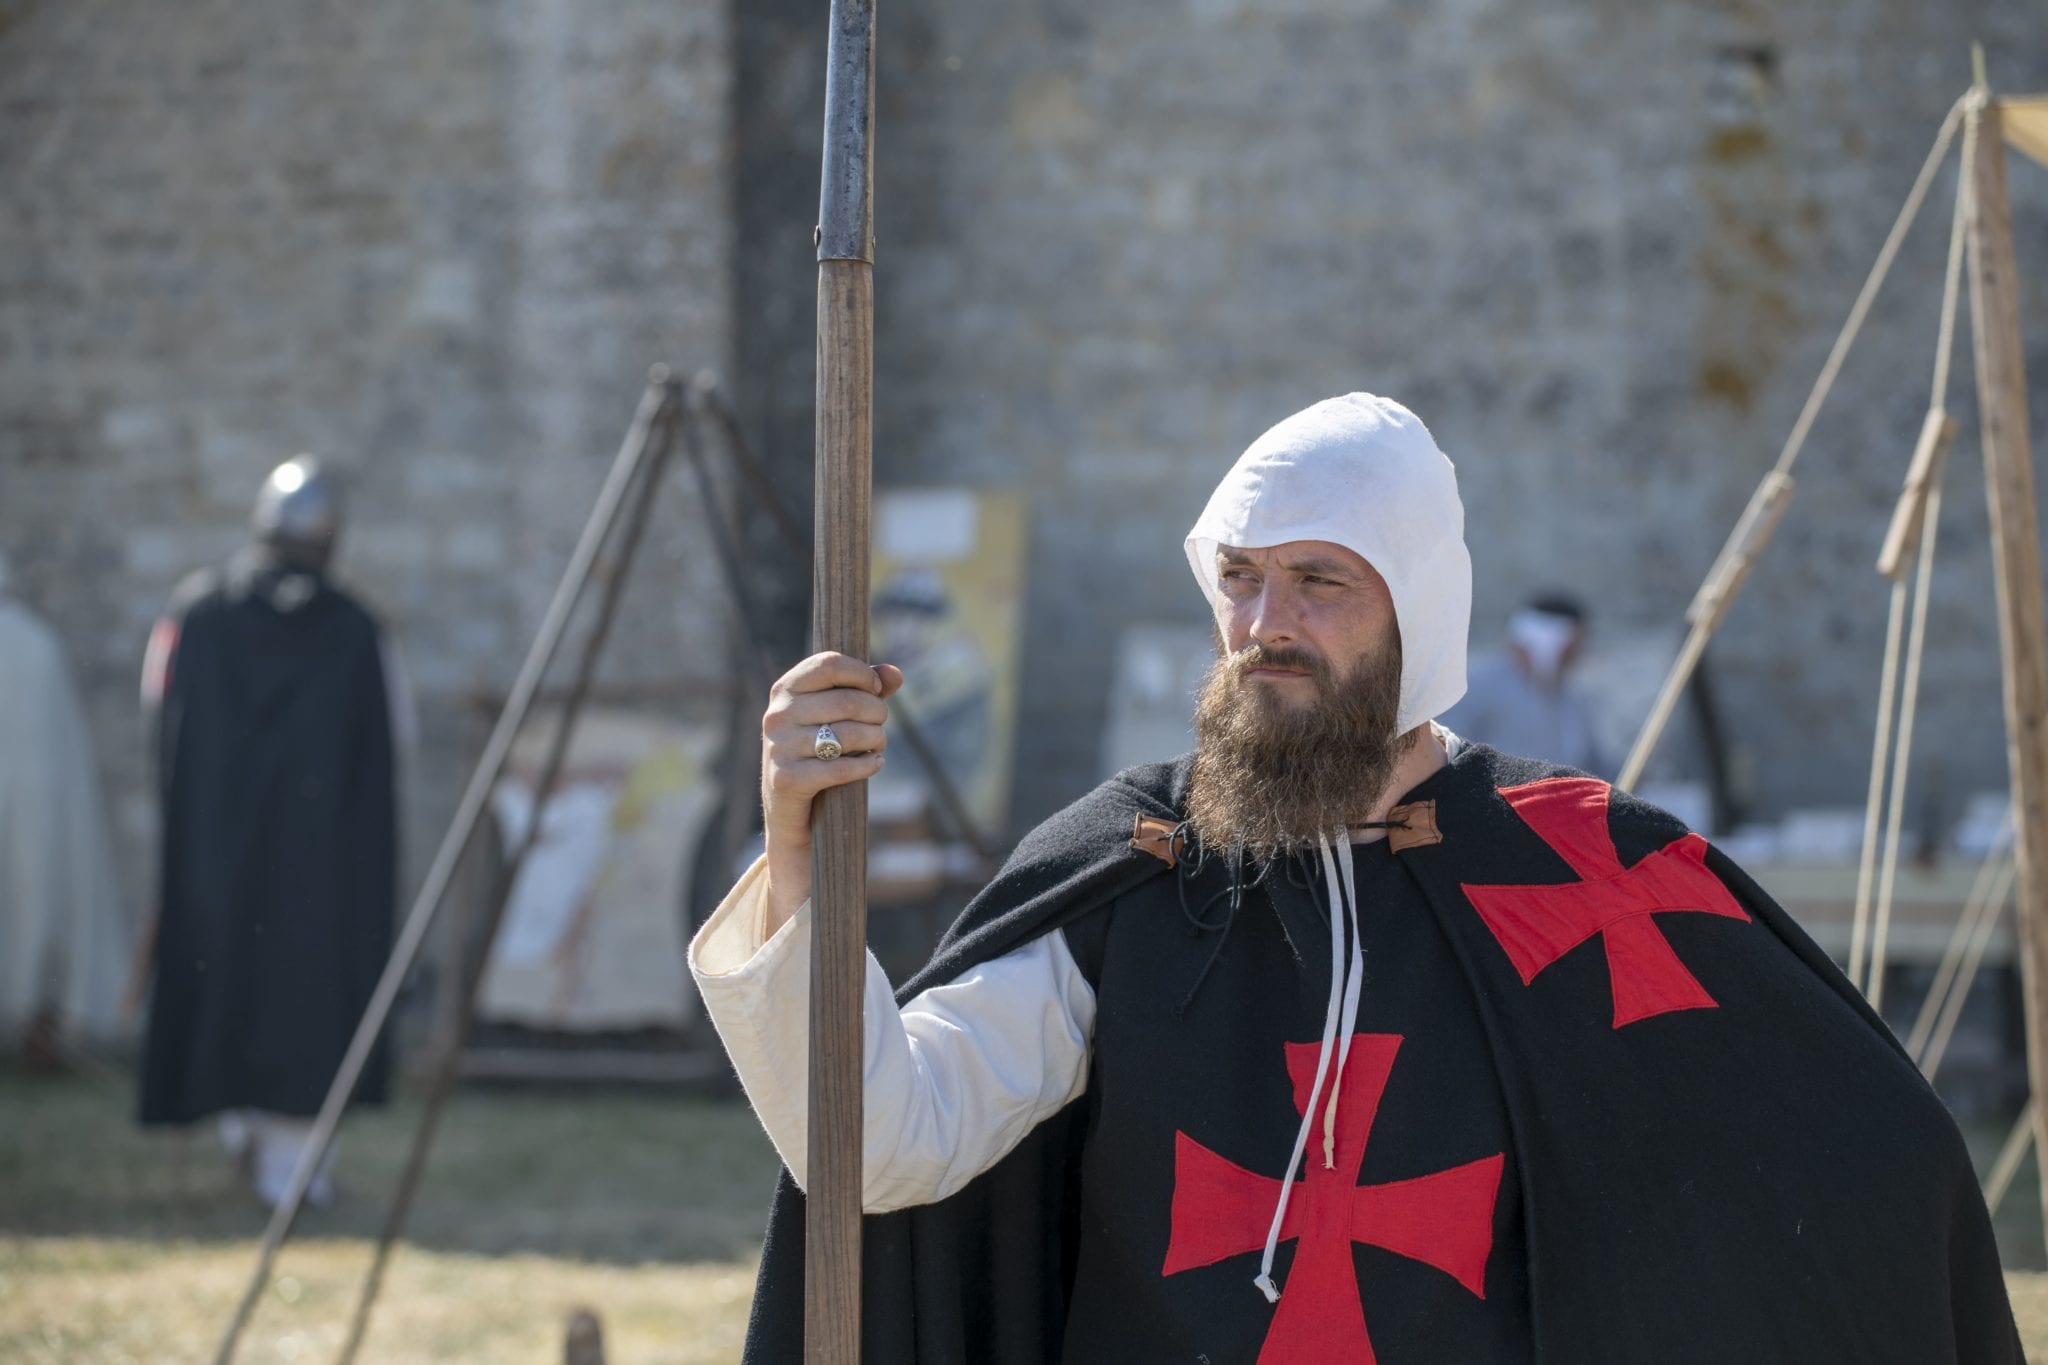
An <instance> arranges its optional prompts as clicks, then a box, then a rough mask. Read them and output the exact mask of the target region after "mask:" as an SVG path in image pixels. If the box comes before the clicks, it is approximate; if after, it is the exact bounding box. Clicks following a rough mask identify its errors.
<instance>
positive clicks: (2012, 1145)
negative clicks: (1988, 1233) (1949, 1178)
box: [1984, 1100, 2034, 1216]
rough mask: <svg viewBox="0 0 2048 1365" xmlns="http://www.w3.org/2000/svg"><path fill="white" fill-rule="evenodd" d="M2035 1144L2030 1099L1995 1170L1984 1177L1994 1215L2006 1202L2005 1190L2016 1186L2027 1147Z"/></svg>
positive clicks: (1986, 1199) (1993, 1165)
mask: <svg viewBox="0 0 2048 1365" xmlns="http://www.w3.org/2000/svg"><path fill="white" fill-rule="evenodd" d="M2033 1145H2034V1102H2033V1101H2032V1100H2028V1101H2027V1103H2026V1107H2025V1108H2023V1109H2021V1110H2020V1116H2019V1118H2018V1119H2017V1120H2016V1121H2015V1122H2014V1123H2013V1125H2012V1131H2011V1132H2010V1133H2008V1134H2006V1138H2005V1146H2003V1147H2001V1148H1999V1149H1998V1160H1996V1161H1994V1162H1992V1163H1991V1174H1990V1175H1988V1176H1986V1177H1985V1178H1984V1203H1985V1205H1986V1207H1988V1208H1989V1210H1990V1211H1991V1213H1992V1214H1993V1215H1994V1216H1996V1214H1997V1213H1998V1206H1999V1205H2000V1204H2002V1203H2004V1202H2005V1192H2006V1191H2007V1190H2009V1189H2011V1188H2012V1178H2013V1177H2014V1176H2015V1175H2018V1174H2019V1169H2020V1162H2022V1161H2023V1160H2025V1159H2026V1155H2027V1151H2028V1149H2029V1148H2031V1147H2032V1146H2033Z"/></svg>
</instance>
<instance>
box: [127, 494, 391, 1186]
mask: <svg viewBox="0 0 2048 1365" xmlns="http://www.w3.org/2000/svg"><path fill="white" fill-rule="evenodd" d="M254 526H255V533H256V537H255V540H256V543H255V544H253V545H251V546H250V547H248V548H247V549H245V550H243V551H242V552H241V553H239V554H238V555H237V556H236V557H235V558H234V559H233V560H231V561H230V562H229V563H228V564H227V565H226V566H224V567H222V568H219V569H213V570H206V571H202V572H201V573H199V574H196V575H194V576H193V577H192V578H189V579H187V580H186V581H185V582H184V583H183V584H182V585H181V586H180V587H179V589H178V591H177V593H176V594H175V596H174V597H173V599H172V601H171V605H170V609H169V610H168V611H167V612H166V614H165V615H164V617H163V619H162V620H160V621H158V622H157V624H156V628H155V630H154V631H152V633H151V635H150V641H149V650H148V655H147V657H146V659H145V661H144V665H143V680H142V699H143V705H144V707H145V709H146V710H147V711H148V712H149V714H150V716H151V719H152V730H153V734H154V738H155V745H156V758H157V780H158V791H159V794H160V797H161V801H162V808H163V822H162V847H161V851H160V864H159V872H158V878H157V887H158V897H159V901H158V910H157V923H156V926H155V934H156V938H155V946H154V960H155V971H156V981H155V991H154V995H153V997H152V999H151V1002H150V1011H149V1028H148V1039H147V1043H146V1046H145V1049H144V1056H143V1071H142V1096H141V1118H142V1122H143V1123H145V1124H159V1123H190V1122H193V1121H195V1120H198V1119H203V1118H206V1117H208V1116H210V1115H216V1114H217V1115H220V1116H221V1133H222V1136H223V1138H224V1139H225V1140H226V1141H227V1142H228V1144H229V1146H230V1148H231V1149H232V1150H234V1152H235V1153H236V1155H237V1157H238V1159H239V1160H240V1161H241V1162H242V1164H243V1166H244V1169H245V1170H246V1171H247V1172H248V1174H249V1176H250V1178H251V1180H252V1181H253V1183H254V1185H255V1187H256V1192H257V1194H258V1195H259V1196H260V1197H261V1198H262V1199H263V1200H264V1202H265V1203H267V1204H272V1205H275V1204H276V1203H277V1202H278V1201H279V1200H280V1199H281V1198H282V1196H283V1194H284V1192H285V1188H286V1186H287V1184H288V1183H289V1181H290V1179H291V1174H292V1170H293V1167H294V1166H295V1165H296V1164H297V1161H298V1158H299V1153H300V1151H301V1150H302V1149H303V1147H304V1144H305V1141H306V1138H307V1137H308V1136H309V1135H310V1133H311V1130H312V1119H313V1117H314V1116H315V1115H316V1114H317V1113H318V1112H319V1108H320V1103H321V1100H322V1099H323V1098H324V1096H325V1095H326V1091H327V1087H328V1085H329V1084H330V1083H331V1082H332V1081H333V1079H334V1075H335V1072H336V1071H337V1070H338V1069H339V1067H340V1064H341V1059H342V1056H343V1054H344V1053H345V1052H346V1051H347V1049H348V1044H349V1040H350V1038H351V1036H352V1035H353V1034H354V1032H355V1027H356V1023H357V1021H358V1020H359V1019H360V1017H361V1016H362V1013H363V1009H364V1006H365V1005H366V1004H367V1003H368V1002H369V998H370V994H371V992H372V990H373V989H374V987H375V985H376V981H377V977H378V974H379V973H380V972H381V970H382V969H383V966H384V960H385V958H386V957H387V956H388V954H389V952H390V948H391V933H392V897H393V892H394V889H395V880H396V872H397V822H396V800H395V781H394V773H395V751H396V749H397V747H398V744H397V742H396V741H395V740H394V733H393V717H394V715H396V716H399V717H401V724H405V722H404V721H403V719H402V718H403V717H404V716H405V715H406V706H405V702H404V694H403V689H402V688H400V687H397V686H395V685H394V683H395V680H396V672H395V669H394V668H393V667H392V665H391V663H390V659H391V655H390V653H389V651H388V650H387V649H386V648H385V646H384V643H383V632H382V630H381V628H380V627H379V625H378V623H377V621H376V619H375V618H374V617H372V616H371V614H370V613H369V612H368V611H367V610H365V609H364V608H363V607H362V606H361V605H360V604H358V603H357V601H356V600H355V598H353V597H352V596H350V595H349V594H348V593H346V592H344V591H343V590H342V589H341V588H340V587H338V586H337V585H336V584H335V583H334V582H333V581H332V580H331V579H330V578H329V577H328V576H327V568H328V564H329V561H330V560H331V558H332V555H333V552H334V545H335V540H336V537H337V535H338V534H339V531H340V528H341V506H340V495H339V490H338V489H337V488H336V486H335V483H334V480H333V478H332V477H331V476H330V475H329V474H327V473H325V472H323V471H322V469H321V468H320V465H319V463H318V462H317V461H315V460H313V459H311V458H309V457H306V456H300V457H298V458H297V459H294V460H290V461H287V462H286V463H284V464H282V465H279V466H278V467H277V468H276V469H275V470H273V471H272V472H271V474H270V477H269V478H268V479H267V480H266V481H265V483H264V485H263V489H262V492H261V494H260V495H259V497H258V499H257V503H256V511H255V517H254ZM408 728H409V726H408ZM387 1063H388V1059H387V1058H386V1056H385V1055H384V1049H383V1047H382V1046H381V1045H380V1046H379V1048H378V1050H377V1052H376V1053H375V1054H373V1056H372V1058H371V1061H370V1065H369V1067H368V1069H367V1070H366V1071H365V1072H364V1074H363V1079H362V1084H361V1085H360V1087H359V1088H358V1089H357V1091H356V1095H355V1098H356V1099H357V1100H358V1101H361V1102H366V1103H381V1102H382V1101H383V1099H384V1097H385V1092H386V1090H387V1087H388V1064H387ZM308 1197H309V1198H310V1199H312V1200H313V1201H314V1202H315V1203H324V1202H327V1201H330V1200H331V1199H332V1198H333V1187H332V1184H331V1181H330V1180H329V1176H328V1171H327V1170H326V1169H325V1168H324V1167H323V1169H322V1170H321V1171H319V1172H318V1173H317V1174H316V1177H315V1179H314V1181H313V1183H312V1185H311V1186H310V1187H309V1189H308Z"/></svg>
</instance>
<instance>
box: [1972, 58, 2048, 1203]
mask: <svg viewBox="0 0 2048 1365" xmlns="http://www.w3.org/2000/svg"><path fill="white" fill-rule="evenodd" d="M1964 136H1965V145H1964V156H1965V161H1964V164H1965V166H1966V167H1967V168H1968V171H1967V174H1968V175H1969V177H1970V183H1971V199H1970V213H1969V244H1970V331H1971V335H1972V340H1973V341H1974V343H1975V349H1976V360H1977V365H1976V369H1977V408H1978V422H1979V425H1980V426H1981V428H1982V430H1983V434H1984V475H1985V480H1984V484H1985V491H1986V494H1987V497H1988V500H1989V502H1990V506H1991V546H1992V561H1993V564H1994V566H1995V569H1996V573H1997V579H1996V581H1997V586H1998V624H1999V631H1998V641H1999V647H2000V652H2001V654H2002V656H2003V663H2004V668H2003V677H2004V689H2003V690H2004V697H2005V730H2006V756H2007V761H2008V763H2009V765H2010V768H2011V780H2012V795H2013V829H2014V838H2013V847H2014V853H2015V856H2016V858H2017V860H2018V864H2019V900H2018V922H2019V930H2020V975H2021V980H2022V982H2023V985H2024V988H2025V999H2026V1017H2027V1079H2028V1082H2029V1084H2030V1087H2031V1089H2032V1091H2033V1094H2034V1096H2035V1098H2036V1099H2037V1100H2038V1099H2039V1098H2040V1097H2041V1096H2043V1095H2048V999H2044V997H2043V991H2044V989H2048V923H2044V920H2043V916H2044V915H2048V883H2044V881H2043V878H2044V876H2048V631H2044V624H2043V620H2042V614H2041V613H2042V599H2041V537H2040V527H2039V524H2038V522H2037V520H2036V515H2035V511H2034V466H2033V453H2032V451H2031V450H2030V449H2029V446H2028V439H2027V387H2026V371H2025V361H2024V359H2023V356H2024V352H2023V351H2022V350H2021V343H2020V319H2019V295H2018V275H2017V273H2016V266H2015V263H2014V259H2013V245H2012V218H2011V211H2010V208H2009V206H2008V204H2007V201H2006V191H2005V137H2004V128H2003V119H2002V118H2001V116H2000V112H1999V107H1998V104H1997V102H1996V101H1995V100H1993V99H1992V98H1991V97H1990V94H1989V92H1988V91H1987V90H1986V89H1985V88H1984V87H1983V86H1981V85H1980V86H1979V87H1978V88H1977V89H1976V90H1974V91H1972V92H1971V94H1970V98H1969V109H1968V116H1967V122H1966V124H1965V130H1964ZM2033 1113H2034V1139H2035V1146H2036V1148H2037V1150H2040V1151H2048V1142H2044V1141H2043V1140H2042V1139H2043V1138H2044V1137H2048V1133H2044V1132H2043V1129H2044V1127H2048V1104H2040V1103H2037V1104H2035V1105H2034V1109H2033ZM2041 1196H2042V1222H2043V1226H2044V1227H2048V1181H2043V1182H2042V1185H2041Z"/></svg>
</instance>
